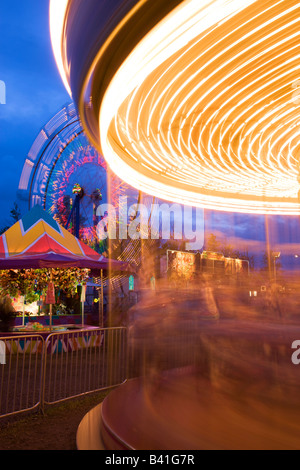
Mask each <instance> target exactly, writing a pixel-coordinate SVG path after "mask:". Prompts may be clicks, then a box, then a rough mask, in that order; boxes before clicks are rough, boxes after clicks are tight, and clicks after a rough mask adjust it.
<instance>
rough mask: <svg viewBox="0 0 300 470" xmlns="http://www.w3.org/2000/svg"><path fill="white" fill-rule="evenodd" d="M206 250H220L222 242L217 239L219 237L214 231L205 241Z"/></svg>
mask: <svg viewBox="0 0 300 470" xmlns="http://www.w3.org/2000/svg"><path fill="white" fill-rule="evenodd" d="M205 250H206V251H214V252H219V251H220V242H218V241H217V237H216V235H214V234H213V233H211V234H210V235H209V237H208V239H207V242H206V243H205Z"/></svg>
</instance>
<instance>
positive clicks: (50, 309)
mask: <svg viewBox="0 0 300 470" xmlns="http://www.w3.org/2000/svg"><path fill="white" fill-rule="evenodd" d="M52 282H53V274H52V268H50V283H52ZM49 316H50V318H49V327H50V333H51V332H52V303H51V304H50V305H49Z"/></svg>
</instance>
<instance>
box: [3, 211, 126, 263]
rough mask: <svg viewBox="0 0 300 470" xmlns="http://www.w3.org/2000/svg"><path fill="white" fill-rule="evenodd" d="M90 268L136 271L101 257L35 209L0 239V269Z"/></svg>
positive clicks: (45, 214)
mask: <svg viewBox="0 0 300 470" xmlns="http://www.w3.org/2000/svg"><path fill="white" fill-rule="evenodd" d="M72 267H77V268H88V269H100V270H101V269H103V270H112V271H123V272H124V271H125V272H133V271H134V270H135V269H134V266H132V265H130V264H129V263H126V262H122V261H118V260H111V259H108V258H106V257H104V256H103V255H100V254H99V253H97V252H96V251H95V250H93V249H92V248H90V247H89V246H88V245H86V244H85V243H83V242H82V241H81V240H79V239H78V238H76V237H74V235H72V234H71V233H70V232H68V230H66V229H65V228H63V227H62V226H61V225H59V224H58V223H57V222H56V220H54V219H53V218H52V217H51V216H50V214H48V212H46V211H45V210H44V209H42V207H41V206H38V205H36V206H34V207H33V209H31V211H29V212H28V213H27V214H26V215H25V216H24V217H23V218H22V219H20V220H19V221H18V222H17V223H15V224H14V225H13V226H12V227H10V228H9V229H8V230H7V231H6V232H5V233H4V234H3V235H1V237H0V269H42V268H72Z"/></svg>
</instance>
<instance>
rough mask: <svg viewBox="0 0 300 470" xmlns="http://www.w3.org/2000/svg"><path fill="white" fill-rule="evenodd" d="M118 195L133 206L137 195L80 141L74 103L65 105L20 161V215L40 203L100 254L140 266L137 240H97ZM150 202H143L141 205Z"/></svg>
mask: <svg viewBox="0 0 300 470" xmlns="http://www.w3.org/2000/svg"><path fill="white" fill-rule="evenodd" d="M121 196H126V198H127V204H128V205H129V206H134V205H135V204H137V203H138V202H139V200H140V197H141V194H140V193H139V191H138V190H136V189H134V188H131V187H130V186H128V185H127V184H126V183H124V182H123V181H122V180H120V179H119V178H118V177H117V176H115V175H114V174H112V173H111V172H110V171H109V169H108V167H107V164H106V161H105V160H104V158H103V156H102V155H100V154H99V153H98V152H97V151H96V150H95V148H94V147H93V146H92V145H90V143H89V141H88V139H87V137H86V136H85V134H84V131H83V129H82V126H81V123H80V120H79V118H78V116H77V113H76V110H75V106H74V104H73V103H71V104H68V105H66V106H64V107H63V108H62V109H61V110H60V111H59V112H58V113H57V114H56V115H55V116H54V117H53V118H52V119H51V120H50V121H49V122H48V123H47V124H46V125H45V126H44V127H43V128H42V129H41V131H40V132H39V134H38V136H37V138H36V140H35V141H34V143H33V145H32V147H31V149H30V151H29V153H28V155H27V157H26V159H25V163H24V166H23V170H22V174H21V178H20V182H19V187H18V193H17V197H18V204H19V206H20V208H21V210H22V212H23V211H24V212H25V211H28V210H30V209H31V208H32V207H33V206H34V205H36V204H39V205H41V206H42V207H43V208H44V209H45V210H47V211H48V212H49V213H50V214H51V215H52V217H54V218H55V219H56V220H57V221H58V222H59V223H60V224H61V225H62V226H64V227H65V228H67V229H68V230H69V231H71V232H72V233H73V234H74V235H75V236H78V238H80V239H81V240H82V241H84V242H85V243H87V244H89V245H90V246H91V247H92V248H94V249H95V250H96V251H98V252H99V253H103V254H104V255H107V256H109V257H112V258H114V259H120V260H122V261H129V262H131V263H135V264H136V265H139V263H140V258H141V244H140V243H138V242H137V241H136V240H130V239H129V240H122V241H120V240H119V239H118V238H116V239H115V240H112V242H111V243H110V245H109V247H108V245H107V242H106V241H105V240H104V241H103V240H99V237H97V225H98V223H99V221H100V219H101V218H102V217H104V216H105V213H104V212H105V208H106V206H107V205H108V204H110V205H112V206H113V207H115V208H118V206H119V201H120V197H121ZM152 201H153V198H152V197H150V196H149V197H148V196H146V197H145V198H143V203H144V204H151V203H152ZM123 277H124V276H123V275H118V276H115V277H114V280H116V278H117V279H119V280H120V279H121V280H122V278H123Z"/></svg>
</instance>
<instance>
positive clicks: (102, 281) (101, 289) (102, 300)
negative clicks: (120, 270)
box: [100, 269, 104, 328]
mask: <svg viewBox="0 0 300 470" xmlns="http://www.w3.org/2000/svg"><path fill="white" fill-rule="evenodd" d="M103 312H104V310H103V269H101V325H100V326H101V328H103V326H104V325H103Z"/></svg>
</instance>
